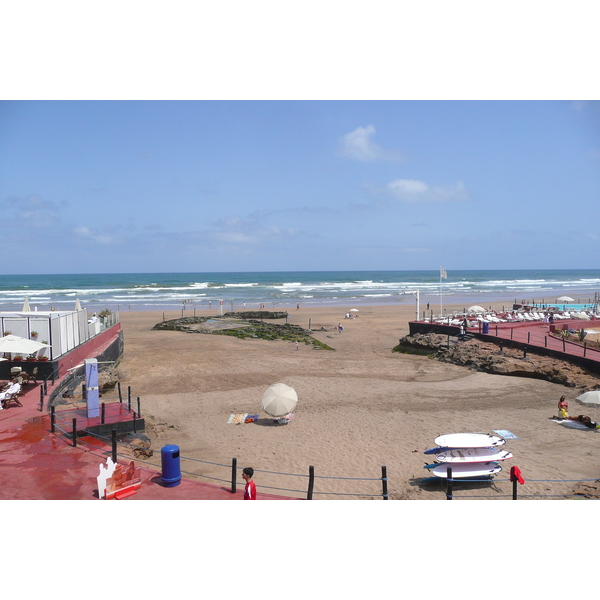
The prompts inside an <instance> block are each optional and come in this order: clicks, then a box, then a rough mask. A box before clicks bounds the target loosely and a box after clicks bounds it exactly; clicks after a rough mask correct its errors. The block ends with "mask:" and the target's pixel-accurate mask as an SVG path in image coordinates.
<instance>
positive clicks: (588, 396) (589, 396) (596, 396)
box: [575, 390, 600, 422]
mask: <svg viewBox="0 0 600 600" xmlns="http://www.w3.org/2000/svg"><path fill="white" fill-rule="evenodd" d="M575 400H577V402H580V403H581V404H587V405H590V406H595V407H596V422H597V421H598V406H600V390H592V391H591V392H585V394H581V396H577V398H575Z"/></svg>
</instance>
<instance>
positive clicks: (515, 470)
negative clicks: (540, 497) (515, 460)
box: [510, 467, 525, 484]
mask: <svg viewBox="0 0 600 600" xmlns="http://www.w3.org/2000/svg"><path fill="white" fill-rule="evenodd" d="M515 479H516V480H517V481H518V482H519V483H520V484H523V483H525V480H524V479H523V477H522V476H521V469H519V467H511V468H510V480H511V481H515Z"/></svg>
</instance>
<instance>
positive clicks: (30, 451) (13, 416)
mask: <svg viewBox="0 0 600 600" xmlns="http://www.w3.org/2000/svg"><path fill="white" fill-rule="evenodd" d="M20 400H21V403H22V404H23V407H15V406H11V407H10V408H8V409H4V410H0V499H1V500H94V499H97V498H98V490H97V487H98V484H97V481H96V477H97V476H98V474H99V470H100V464H101V463H103V464H106V459H107V458H108V457H109V456H110V455H111V449H110V448H109V447H108V446H106V445H105V444H103V443H101V442H99V441H98V440H97V439H96V438H93V437H88V438H79V440H78V441H81V442H82V443H81V444H79V445H78V446H77V447H73V446H72V445H71V442H70V441H69V440H67V439H65V438H64V437H62V436H59V435H55V434H52V433H51V432H50V417H49V415H48V413H47V412H46V411H45V410H44V412H40V411H39V402H40V391H39V385H35V386H32V388H31V389H28V390H27V392H26V393H25V394H24V395H23V396H22V397H21V398H20ZM83 442H86V443H83ZM138 466H141V475H142V486H141V488H140V489H139V490H138V491H137V493H136V494H135V495H133V496H129V497H128V498H126V500H241V499H243V481H241V484H242V485H241V486H240V485H239V484H238V490H237V492H236V493H235V494H232V493H231V491H230V489H229V488H228V487H224V486H219V485H212V484H208V483H203V482H201V481H198V480H195V479H191V478H185V477H184V478H182V480H181V483H180V484H179V485H178V486H175V487H170V488H169V487H164V486H163V485H162V483H161V477H160V475H161V474H160V472H157V471H156V470H152V469H147V468H145V467H143V463H142V462H139V463H138ZM240 487H241V489H240ZM258 497H259V499H261V500H296V498H287V497H283V496H275V495H271V494H263V493H261V491H260V486H259V488H258Z"/></svg>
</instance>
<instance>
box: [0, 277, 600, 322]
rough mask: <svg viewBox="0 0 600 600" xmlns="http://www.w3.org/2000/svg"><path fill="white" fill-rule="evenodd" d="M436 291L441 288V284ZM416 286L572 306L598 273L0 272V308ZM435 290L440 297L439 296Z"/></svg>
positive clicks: (270, 303)
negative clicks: (563, 301) (566, 301)
mask: <svg viewBox="0 0 600 600" xmlns="http://www.w3.org/2000/svg"><path fill="white" fill-rule="evenodd" d="M440 288H441V289H440ZM414 290H419V296H420V302H421V305H422V306H423V307H425V305H426V303H428V302H429V303H431V305H432V308H433V307H434V306H435V305H439V303H440V300H441V301H442V303H443V304H444V305H445V304H450V303H452V304H455V303H463V302H464V303H477V304H481V305H485V304H486V303H488V302H497V301H502V300H503V301H506V303H507V305H508V304H512V302H513V301H515V300H516V301H517V302H520V301H521V300H528V301H535V302H538V303H539V302H545V303H553V302H554V301H555V300H556V298H557V297H559V296H563V295H567V296H570V297H572V298H573V299H574V301H575V302H577V303H583V304H585V303H588V302H593V301H594V295H595V294H597V293H599V292H600V270H593V269H582V270H515V271H508V270H506V271H501V270H486V271H475V270H471V271H452V270H447V279H444V280H442V285H441V286H440V271H439V270H435V271H283V272H256V273H249V272H248V273H104V274H74V275H0V310H2V311H13V310H21V309H22V307H23V303H24V301H25V299H26V298H27V299H28V300H29V303H30V306H31V310H35V308H36V307H37V309H38V310H50V309H51V308H52V307H54V308H55V310H68V309H72V308H74V306H75V301H76V299H79V301H80V302H81V305H82V306H83V307H84V308H87V309H89V310H90V311H94V312H95V311H101V310H103V309H105V308H108V309H110V310H119V311H123V310H182V309H185V310H191V309H193V308H198V309H205V308H209V307H211V308H215V309H216V308H218V307H219V303H220V302H221V301H223V304H224V308H225V309H226V310H231V309H232V308H233V309H234V310H243V309H244V308H247V309H255V308H258V307H259V306H260V305H264V307H265V308H267V309H276V310H277V309H279V310H287V309H289V308H295V307H296V304H301V305H303V306H306V305H310V304H314V305H339V306H344V307H346V308H350V304H352V305H353V306H355V305H356V306H359V305H361V304H362V305H368V304H371V305H374V304H390V303H396V304H399V303H402V304H413V303H414V301H415V300H414V295H413V294H411V293H407V292H411V291H414ZM440 291H441V297H440Z"/></svg>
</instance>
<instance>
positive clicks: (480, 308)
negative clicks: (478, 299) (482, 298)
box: [469, 304, 485, 312]
mask: <svg viewBox="0 0 600 600" xmlns="http://www.w3.org/2000/svg"><path fill="white" fill-rule="evenodd" d="M469 312H485V308H483V306H477V304H476V305H475V306H470V307H469Z"/></svg>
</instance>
